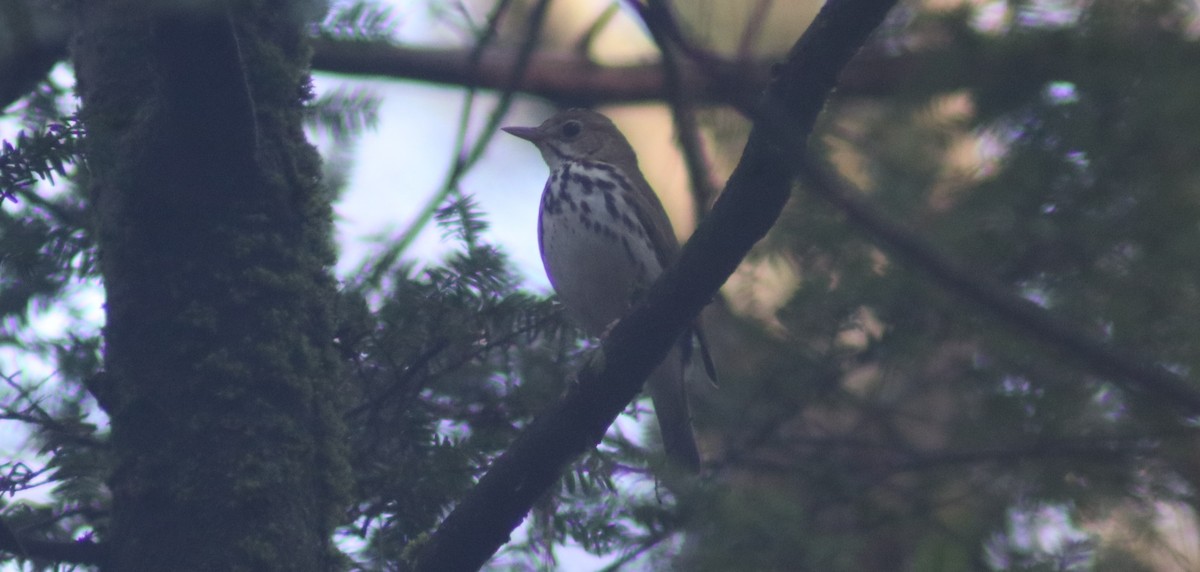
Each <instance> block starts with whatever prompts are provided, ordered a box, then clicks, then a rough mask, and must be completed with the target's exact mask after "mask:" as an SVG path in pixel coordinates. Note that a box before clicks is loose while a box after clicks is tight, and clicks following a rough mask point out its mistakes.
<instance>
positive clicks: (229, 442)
mask: <svg viewBox="0 0 1200 572" xmlns="http://www.w3.org/2000/svg"><path fill="white" fill-rule="evenodd" d="M79 6H80V8H79V10H80V14H79V20H78V24H79V36H78V38H77V40H76V43H75V45H74V46H73V49H74V61H75V64H76V70H77V76H78V80H79V93H80V95H81V97H82V100H83V108H82V117H83V119H84V122H85V125H86V127H87V130H88V143H87V144H88V164H89V166H90V178H91V185H92V187H91V199H92V208H93V213H94V223H95V228H96V234H97V237H98V240H99V246H100V253H101V264H102V270H103V276H104V282H105V289H106V291H107V324H106V327H105V331H104V333H105V367H106V376H105V379H106V380H107V382H106V385H107V389H106V391H103V392H101V393H102V394H101V401H102V403H103V405H104V406H105V408H106V410H107V412H108V414H109V415H110V416H111V423H112V444H113V447H114V451H115V453H116V466H115V468H114V472H113V474H112V476H111V478H110V480H109V484H110V486H111V489H112V494H113V515H112V524H111V530H108V531H100V534H101V535H102V537H105V538H104V539H105V543H106V544H107V545H108V546H109V553H108V561H109V563H110V564H109V566H108V567H109V568H111V569H113V570H122V571H129V570H174V571H181V570H289V571H290V570H322V569H329V568H332V567H334V566H335V558H336V552H335V550H334V549H333V547H332V546H331V542H330V539H331V532H332V529H333V527H334V526H335V524H336V519H337V515H338V513H339V511H340V509H341V502H342V501H343V499H344V496H345V495H344V489H345V484H344V483H345V482H346V463H345V459H344V453H343V451H342V449H341V436H342V427H341V423H340V421H339V419H340V416H339V411H338V408H337V403H336V402H337V400H336V399H335V398H334V397H335V395H336V391H335V387H334V385H335V383H336V380H337V377H338V376H337V358H336V355H335V353H334V351H333V348H332V345H331V344H332V338H333V334H332V331H333V323H332V321H333V316H332V310H331V308H332V304H333V299H334V296H335V283H334V281H333V279H332V278H331V276H330V274H329V268H330V265H331V263H332V262H333V250H332V246H331V244H332V243H331V237H330V230H331V209H330V197H329V196H327V194H326V193H324V192H323V190H322V187H321V183H320V163H319V158H318V156H317V154H316V152H315V151H314V149H313V148H312V147H311V146H310V145H309V144H308V143H307V142H306V141H305V138H304V134H303V132H302V129H301V120H302V114H303V103H304V100H305V98H306V95H307V92H308V79H309V78H308V73H307V61H308V56H309V54H308V49H307V47H306V45H305V41H304V35H303V25H304V22H302V21H301V20H300V18H299V17H298V16H297V10H296V4H295V3H288V2H281V1H269V0H262V1H258V0H253V1H251V0H247V1H241V0H230V1H228V2H219V1H214V2H170V1H162V2H158V1H156V2H146V1H145V0H89V1H88V2H83V3H80V4H79Z"/></svg>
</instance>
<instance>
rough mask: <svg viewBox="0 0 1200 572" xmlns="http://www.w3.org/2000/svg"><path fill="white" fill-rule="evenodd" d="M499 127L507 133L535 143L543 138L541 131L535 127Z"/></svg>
mask: <svg viewBox="0 0 1200 572" xmlns="http://www.w3.org/2000/svg"><path fill="white" fill-rule="evenodd" d="M500 129H503V130H504V132H505V133H508V134H509V135H515V136H517V137H520V138H521V139H524V140H526V141H531V142H533V143H537V142H538V141H541V140H542V139H544V138H545V137H544V136H543V135H542V132H541V131H538V128H537V127H501V128H500Z"/></svg>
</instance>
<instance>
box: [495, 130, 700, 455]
mask: <svg viewBox="0 0 1200 572" xmlns="http://www.w3.org/2000/svg"><path fill="white" fill-rule="evenodd" d="M504 130H505V131H507V132H508V133H511V134H512V135H515V136H517V137H520V138H522V139H525V140H527V141H529V142H531V143H533V144H534V145H535V146H537V148H538V150H539V151H541V153H542V158H543V159H545V161H546V165H547V166H549V167H550V178H549V179H548V180H547V181H546V187H545V189H544V190H543V191H542V200H541V209H540V212H539V214H538V246H539V248H540V249H541V253H542V264H543V265H544V266H545V268H546V276H547V277H548V278H549V279H550V284H551V285H553V286H554V290H555V291H556V292H557V293H558V297H559V299H560V300H561V301H562V303H563V305H564V306H565V308H566V310H567V314H568V316H570V317H571V318H573V319H574V320H575V321H576V322H577V323H578V324H579V325H580V326H581V327H582V328H583V329H584V331H586V332H587V333H588V334H590V335H593V336H599V335H601V334H603V333H604V332H605V330H606V329H607V328H609V327H610V326H611V325H612V323H613V322H615V321H616V320H618V319H620V318H621V317H623V316H624V315H625V313H626V312H627V311H628V310H629V308H630V307H631V305H632V301H633V297H634V296H635V295H636V294H638V293H641V292H644V291H645V290H646V289H648V288H649V287H650V285H651V284H652V283H653V282H654V280H655V279H656V278H658V275H659V274H661V273H662V271H663V270H664V269H665V268H666V267H667V266H668V265H670V264H671V262H672V261H673V260H674V259H675V257H676V256H677V255H678V253H679V243H678V242H677V241H676V239H675V233H674V231H673V230H672V229H671V221H670V219H668V218H667V213H666V211H665V210H663V206H662V203H660V202H659V200H658V197H657V196H656V195H655V194H654V191H653V190H652V189H651V188H650V185H649V183H647V182H646V178H645V177H643V176H642V172H641V170H640V169H639V168H638V161H637V155H636V154H634V152H633V148H632V147H630V145H629V142H628V141H626V140H625V136H624V135H622V134H621V132H620V131H619V130H617V127H616V126H615V125H613V122H612V121H610V120H609V119H608V118H607V117H605V116H603V115H600V114H599V113H595V112H592V111H588V110H584V109H571V110H568V111H563V112H560V113H558V114H556V115H554V116H553V117H551V118H550V119H547V120H546V122H545V123H542V124H541V125H540V126H538V127H505V128H504ZM693 340H696V341H698V342H699V346H700V352H701V357H702V358H703V362H704V366H705V369H706V371H707V372H708V374H709V376H710V377H714V378H715V373H714V371H715V370H714V368H713V366H712V359H711V358H710V357H709V353H708V347H707V343H706V342H705V340H704V337H703V333H702V331H701V330H700V328H699V327H698V326H694V327H693V328H692V329H691V331H689V332H688V333H687V334H686V335H685V336H684V337H683V338H682V339H680V341H679V343H678V344H677V345H676V347H675V348H674V349H672V350H671V353H670V354H668V355H667V357H666V359H664V360H663V363H662V364H660V365H659V366H658V368H657V369H656V370H655V372H654V373H653V374H652V375H651V377H650V379H649V382H648V386H649V389H650V398H651V400H652V401H653V402H654V410H655V413H656V414H657V415H658V425H659V429H660V431H661V432H662V440H663V448H664V449H665V451H666V453H667V457H668V458H669V459H670V460H671V461H672V462H674V463H676V464H678V465H680V466H682V467H685V468H687V469H690V470H692V471H695V470H697V469H698V468H699V465H700V454H699V452H698V450H697V448H696V440H695V437H694V435H693V434H692V425H691V416H690V414H689V412H688V398H687V390H686V385H685V382H684V373H685V366H686V365H687V362H689V361H690V357H691V350H692V347H693V345H692V342H693Z"/></svg>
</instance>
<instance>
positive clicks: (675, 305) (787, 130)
mask: <svg viewBox="0 0 1200 572" xmlns="http://www.w3.org/2000/svg"><path fill="white" fill-rule="evenodd" d="M893 4H894V0H832V1H831V2H829V3H827V4H826V5H825V7H824V8H823V9H822V10H821V13H820V14H819V15H818V16H817V18H816V20H815V21H814V22H813V24H812V26H811V27H810V28H809V30H808V31H807V32H805V34H804V35H803V36H802V37H801V39H800V41H799V42H797V44H796V46H795V47H794V48H793V49H792V51H791V53H790V54H789V56H788V58H787V61H786V62H784V63H782V64H780V65H779V66H778V67H777V73H776V74H775V78H774V80H773V81H772V82H771V85H770V87H769V88H768V90H767V93H766V96H765V97H764V98H763V101H762V104H761V106H760V107H759V108H758V112H757V114H756V116H755V119H756V120H755V125H754V129H753V130H752V131H751V134H750V139H749V141H748V143H747V145H746V151H745V154H744V155H743V157H742V161H741V163H740V164H739V165H738V167H737V169H736V170H735V171H734V173H733V176H732V177H731V178H730V180H729V183H728V186H727V187H726V191H725V193H724V194H722V195H721V198H720V199H719V200H718V201H717V204H716V205H715V207H714V208H713V211H712V214H710V215H709V217H708V218H707V219H706V220H705V222H704V223H703V224H702V225H701V226H700V228H699V229H697V231H696V233H695V234H694V235H693V236H692V239H691V240H690V241H689V242H688V244H687V245H685V246H684V249H683V252H682V253H681V256H680V260H679V262H678V263H677V264H676V265H674V266H672V267H671V268H670V269H668V270H667V272H666V273H665V275H664V276H663V277H662V278H661V279H660V280H659V281H658V282H657V283H656V284H655V286H654V287H653V288H652V289H651V290H650V292H649V294H648V295H647V297H646V299H645V301H644V302H643V303H642V304H639V305H638V307H637V308H635V310H634V311H633V313H632V314H630V315H629V316H628V317H627V318H625V319H623V320H621V322H619V323H618V324H617V325H616V326H615V327H614V328H613V330H612V332H611V334H610V335H609V336H608V337H607V338H606V339H605V340H604V342H603V344H602V346H601V348H600V352H599V353H597V354H593V355H594V359H593V360H592V361H591V363H589V364H588V366H587V367H585V368H584V370H583V371H582V372H580V375H579V383H578V384H576V385H574V386H573V387H571V389H570V390H568V392H567V395H566V396H565V397H564V398H563V400H562V401H561V402H560V403H559V404H558V405H557V406H556V407H555V408H554V409H552V410H550V411H548V412H546V413H545V414H543V415H542V416H540V417H538V419H536V420H535V421H534V422H533V423H531V424H530V426H529V427H528V429H526V431H525V432H523V433H522V434H521V435H520V437H518V438H517V440H516V442H514V443H513V445H512V447H510V448H509V450H508V451H507V452H505V453H504V454H503V455H501V456H500V457H499V458H498V459H497V460H496V461H495V462H494V463H493V464H492V467H491V469H490V470H489V471H488V473H487V474H486V475H484V476H483V478H482V479H481V480H480V482H479V484H478V485H477V486H476V487H475V489H474V490H473V491H472V492H471V493H470V494H469V495H468V496H467V497H466V498H465V499H463V501H462V502H461V503H460V504H459V505H458V507H456V508H455V509H454V511H453V512H451V513H450V515H449V516H448V517H446V519H445V520H444V521H443V522H442V524H441V526H440V527H439V528H438V530H437V531H436V532H435V533H434V534H433V536H432V537H431V538H430V539H429V542H428V543H427V544H426V545H425V546H424V547H422V550H421V552H420V553H419V555H418V561H417V565H416V569H417V570H419V571H432V570H438V571H457V570H476V569H478V568H479V567H481V566H482V565H483V564H484V563H486V562H487V560H488V559H489V558H491V556H492V555H493V554H494V553H495V552H496V550H498V549H499V547H500V546H501V545H502V544H504V543H505V542H507V541H508V538H509V535H510V534H511V533H512V531H513V529H515V528H516V527H517V525H519V524H520V522H521V520H522V519H523V518H524V517H525V515H526V514H527V513H528V511H529V509H530V507H531V506H532V505H533V503H534V501H536V500H537V499H538V498H539V497H541V496H542V495H543V494H544V493H545V492H546V490H548V489H549V487H550V486H551V485H553V483H555V482H556V481H557V480H558V479H559V478H560V475H561V473H562V471H563V469H564V468H565V467H566V466H567V465H568V464H569V463H570V462H571V461H572V460H574V459H575V458H577V457H578V456H579V455H581V454H583V453H584V452H585V451H586V450H588V449H589V448H591V447H594V446H595V445H596V444H597V443H599V442H600V440H601V439H602V438H603V436H604V433H605V431H606V430H607V428H608V426H609V425H610V424H611V423H612V422H613V420H614V419H616V417H617V415H618V414H619V413H620V412H621V410H622V409H624V407H625V406H626V405H627V404H628V403H629V402H630V401H631V400H632V399H633V398H634V396H635V395H636V394H637V392H638V391H639V389H641V386H642V383H643V381H644V380H645V379H646V376H647V375H649V373H650V371H651V370H652V369H653V368H654V366H655V365H656V364H657V363H658V362H659V361H661V360H662V359H663V357H664V356H665V355H666V353H667V351H668V349H669V347H670V345H671V343H672V341H673V340H675V339H677V338H678V336H679V335H680V334H681V333H682V332H683V330H684V328H685V326H686V325H687V324H688V323H689V322H690V321H691V320H692V319H693V318H694V317H695V316H696V315H697V314H698V313H699V312H700V309H701V308H703V307H704V305H705V304H707V303H708V301H709V300H711V299H712V297H713V295H714V294H715V293H716V291H717V289H718V288H719V287H720V286H721V284H722V283H724V281H725V280H726V279H727V278H728V277H729V276H730V275H731V274H732V273H733V271H734V269H735V268H736V267H737V265H738V263H739V262H740V261H741V259H742V258H743V257H744V256H745V255H746V253H747V252H749V250H750V248H751V247H752V246H753V245H754V244H755V243H756V242H758V240H759V239H761V238H762V237H763V236H765V235H766V233H767V231H768V230H769V229H770V228H771V226H772V224H774V222H775V220H776V219H777V218H778V217H779V214H780V212H781V211H782V209H783V205H784V204H785V203H786V201H787V199H788V197H789V196H790V194H791V189H792V183H793V181H794V179H795V175H796V171H797V167H798V162H797V158H798V157H800V156H802V154H803V152H804V150H805V148H806V146H807V141H808V136H809V134H810V133H811V131H812V127H813V124H814V122H815V121H816V117H817V115H818V114H819V113H820V112H821V109H822V107H823V106H824V103H825V99H826V98H827V97H828V95H829V93H830V91H832V89H833V87H834V84H835V82H836V80H837V77H838V74H839V73H840V72H841V70H842V68H843V67H844V66H845V65H846V63H847V62H848V61H849V60H850V57H851V56H852V55H854V53H855V52H857V51H858V49H859V47H861V46H862V45H863V43H864V42H866V39H867V37H868V35H869V34H870V33H871V31H872V30H874V29H875V27H876V26H877V25H878V24H879V23H880V22H881V21H882V20H883V17H884V16H885V15H886V14H887V12H888V10H889V9H891V7H892V6H893Z"/></svg>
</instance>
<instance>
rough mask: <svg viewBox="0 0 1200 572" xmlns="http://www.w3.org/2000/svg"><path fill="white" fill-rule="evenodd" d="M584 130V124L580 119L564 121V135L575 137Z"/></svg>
mask: <svg viewBox="0 0 1200 572" xmlns="http://www.w3.org/2000/svg"><path fill="white" fill-rule="evenodd" d="M582 130H583V126H582V125H580V124H579V122H578V121H568V122H566V123H563V126H562V134H563V137H566V138H568V139H570V138H573V137H575V136H576V135H579V132H580V131H582Z"/></svg>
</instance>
